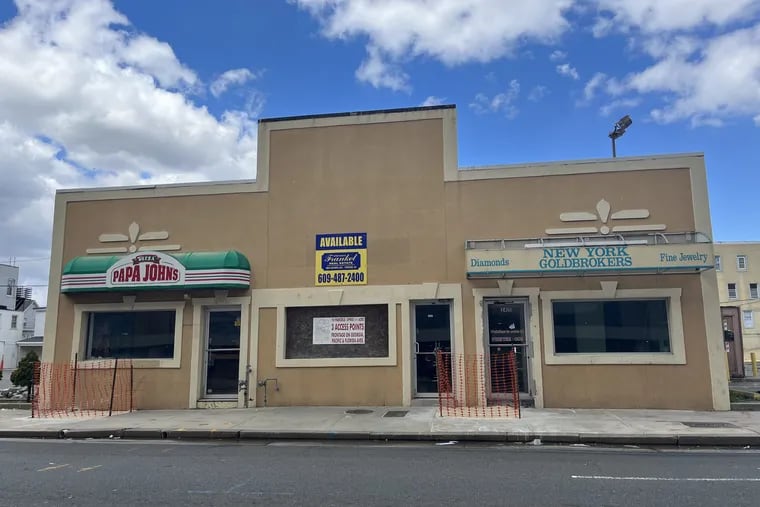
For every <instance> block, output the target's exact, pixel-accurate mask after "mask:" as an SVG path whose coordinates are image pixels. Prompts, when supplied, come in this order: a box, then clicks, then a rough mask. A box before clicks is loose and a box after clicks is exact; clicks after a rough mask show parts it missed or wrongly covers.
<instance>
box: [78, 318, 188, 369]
mask: <svg viewBox="0 0 760 507" xmlns="http://www.w3.org/2000/svg"><path fill="white" fill-rule="evenodd" d="M175 317H176V313H175V311H174V310H160V311H158V310H156V311H135V312H92V313H90V314H89V317H88V335H87V354H86V358H87V359H99V358H120V359H121V358H130V359H153V358H157V359H170V358H172V357H173V355H174V327H175Z"/></svg>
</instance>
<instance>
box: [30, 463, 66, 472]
mask: <svg viewBox="0 0 760 507" xmlns="http://www.w3.org/2000/svg"><path fill="white" fill-rule="evenodd" d="M69 466H71V465H69V464H66V465H55V466H51V467H45V468H40V469H39V470H37V471H38V472H47V471H48V470H57V469H59V468H66V467H69Z"/></svg>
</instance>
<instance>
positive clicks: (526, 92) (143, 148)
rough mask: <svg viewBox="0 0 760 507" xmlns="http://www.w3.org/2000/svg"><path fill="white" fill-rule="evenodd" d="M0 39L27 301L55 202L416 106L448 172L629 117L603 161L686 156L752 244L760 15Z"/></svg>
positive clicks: (329, 11)
mask: <svg viewBox="0 0 760 507" xmlns="http://www.w3.org/2000/svg"><path fill="white" fill-rule="evenodd" d="M0 23H2V25H1V26H0V150H2V151H3V152H4V153H6V154H8V153H10V156H6V157H5V161H0V175H2V177H3V179H4V180H5V181H6V182H9V184H8V185H4V186H3V187H4V188H3V189H2V190H0V216H2V217H5V218H0V237H5V238H10V237H13V238H17V241H13V242H8V241H0V260H2V259H7V258H8V257H11V256H15V257H16V258H18V259H19V264H20V265H21V266H22V270H24V271H25V272H26V274H27V277H28V278H27V281H26V283H29V284H38V285H44V283H45V282H46V269H47V266H46V264H45V261H39V260H26V261H25V259H43V258H45V257H46V256H47V255H49V253H48V248H49V241H50V236H49V233H50V224H51V216H50V214H51V212H52V204H51V203H52V194H53V192H54V189H55V188H61V187H76V186H93V185H94V186H101V185H103V186H106V185H116V184H133V183H151V182H174V181H189V180H200V179H213V178H222V179H228V178H237V177H251V176H252V175H253V172H254V171H255V121H256V119H258V118H260V117H276V116H289V115H303V114H316V113H328V112H341V111H355V110H367V109H385V108H396V107H410V106H418V105H421V104H423V103H426V101H428V103H429V102H431V101H432V102H433V103H446V104H456V105H457V108H458V120H459V161H460V165H461V166H472V165H485V164H502V163H521V162H537V161H547V160H568V159H587V158H603V157H608V156H610V141H609V139H608V137H607V133H608V132H609V130H610V128H611V127H612V125H613V123H614V122H615V121H616V120H617V119H618V118H619V117H621V116H622V115H624V114H630V115H631V116H632V118H633V120H634V124H633V126H632V127H631V128H630V129H629V131H628V132H627V133H626V135H625V136H624V137H623V138H622V139H620V140H619V142H618V155H619V156H632V155H645V154H659V153H678V152H704V153H705V157H706V162H707V168H708V178H709V190H710V198H711V209H712V214H713V227H714V234H715V239H716V240H723V241H727V240H760V234H759V233H758V230H757V228H756V226H755V223H756V222H757V221H758V218H760V212H758V210H757V209H758V206H757V205H756V201H757V199H756V198H755V193H756V191H757V190H756V189H757V188H758V187H760V171H758V168H760V150H758V146H760V143H758V142H757V140H758V136H759V135H760V1H758V0H723V1H722V2H716V1H715V0H688V1H687V0H532V1H531V2H519V1H511V0H436V1H434V2H432V1H429V0H385V1H383V2H379V1H375V0H291V1H287V0H225V1H224V2H205V1H204V2H201V1H196V0H162V1H160V2H155V1H152V0H151V1H149V0H115V1H114V2H109V1H108V0H17V1H15V2H13V1H10V0H0ZM220 78H222V79H221V80H220ZM19 147H21V148H19ZM63 154H65V156H64V155H63ZM19 189H21V190H19ZM537 197H540V196H537ZM28 220H42V221H43V226H42V227H40V228H38V230H37V229H35V230H28V229H29V228H28V227H25V226H24V224H25V223H27V222H26V221H28ZM25 262H26V263H25ZM43 290H44V289H43Z"/></svg>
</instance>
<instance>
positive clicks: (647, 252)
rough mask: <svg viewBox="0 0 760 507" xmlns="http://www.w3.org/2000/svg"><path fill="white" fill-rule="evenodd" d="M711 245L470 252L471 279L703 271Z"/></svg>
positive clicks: (711, 263) (710, 262)
mask: <svg viewBox="0 0 760 507" xmlns="http://www.w3.org/2000/svg"><path fill="white" fill-rule="evenodd" d="M712 250H713V249H712V245H711V244H709V243H691V244H666V245H622V246H617V245H616V246H572V247H552V246H547V247H545V248H529V249H528V248H526V249H525V250H516V249H515V250H507V249H504V250H475V249H473V250H467V251H466V263H467V267H466V270H467V277H468V278H483V277H506V276H514V277H519V276H541V275H549V274H584V273H602V272H603V273H616V272H627V271H636V272H652V273H660V272H673V271H681V272H684V271H691V272H696V271H702V270H705V269H710V268H712V267H713V266H714V258H713V251H712Z"/></svg>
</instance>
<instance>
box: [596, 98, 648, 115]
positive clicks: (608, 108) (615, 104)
mask: <svg viewBox="0 0 760 507" xmlns="http://www.w3.org/2000/svg"><path fill="white" fill-rule="evenodd" d="M639 104H641V99H640V98H630V99H617V100H613V101H612V102H610V103H609V104H605V105H603V106H602V107H601V108H600V109H599V112H600V113H601V114H602V116H609V115H610V114H611V113H612V112H613V111H618V110H620V109H628V108H631V107H636V106H638V105H639Z"/></svg>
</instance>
